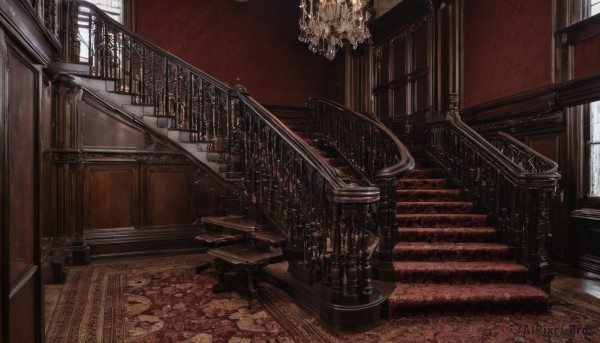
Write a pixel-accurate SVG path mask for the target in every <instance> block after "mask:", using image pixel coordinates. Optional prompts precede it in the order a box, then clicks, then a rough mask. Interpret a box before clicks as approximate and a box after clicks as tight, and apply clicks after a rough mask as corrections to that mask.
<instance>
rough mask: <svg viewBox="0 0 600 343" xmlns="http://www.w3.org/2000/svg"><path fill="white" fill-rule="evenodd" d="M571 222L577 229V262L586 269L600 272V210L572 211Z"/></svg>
mask: <svg viewBox="0 0 600 343" xmlns="http://www.w3.org/2000/svg"><path fill="white" fill-rule="evenodd" d="M571 224H572V226H573V227H574V228H575V230H576V231H577V236H578V244H577V245H576V256H577V259H576V263H577V265H578V266H579V267H580V268H582V269H585V270H589V271H592V272H594V273H600V245H598V242H600V211H599V210H597V209H580V210H576V211H573V212H572V213H571Z"/></svg>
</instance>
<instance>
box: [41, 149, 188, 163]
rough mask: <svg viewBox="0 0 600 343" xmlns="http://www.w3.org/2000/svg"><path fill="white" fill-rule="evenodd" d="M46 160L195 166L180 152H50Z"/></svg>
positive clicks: (47, 152)
mask: <svg viewBox="0 0 600 343" xmlns="http://www.w3.org/2000/svg"><path fill="white" fill-rule="evenodd" d="M44 159H45V160H47V161H51V162H53V163H58V164H73V163H85V162H98V161H105V160H110V161H128V162H131V161H135V162H137V163H157V164H159V163H176V164H195V163H194V162H192V161H191V160H190V159H189V158H188V157H187V156H185V155H184V154H181V153H179V152H169V151H165V152H153V151H135V152H133V151H132V152H123V151H73V150H49V151H46V153H45V154H44Z"/></svg>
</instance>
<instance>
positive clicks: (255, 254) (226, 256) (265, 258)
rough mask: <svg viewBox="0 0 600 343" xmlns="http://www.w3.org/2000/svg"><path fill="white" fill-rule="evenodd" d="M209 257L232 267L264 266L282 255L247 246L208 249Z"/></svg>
mask: <svg viewBox="0 0 600 343" xmlns="http://www.w3.org/2000/svg"><path fill="white" fill-rule="evenodd" d="M207 253H208V254H209V255H211V256H214V257H216V258H220V259H222V260H224V261H226V262H228V263H230V264H233V265H245V266H253V265H264V264H269V263H271V262H274V261H276V260H279V259H280V258H281V257H282V253H281V252H278V251H269V250H265V249H263V248H258V247H253V246H248V245H229V246H226V247H222V248H214V249H208V252H207Z"/></svg>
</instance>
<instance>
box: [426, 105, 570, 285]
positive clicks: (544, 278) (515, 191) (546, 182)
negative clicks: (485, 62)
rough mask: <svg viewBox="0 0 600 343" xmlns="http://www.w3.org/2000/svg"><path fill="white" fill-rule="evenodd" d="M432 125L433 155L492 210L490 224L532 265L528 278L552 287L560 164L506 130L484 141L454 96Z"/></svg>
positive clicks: (521, 259) (515, 254)
mask: <svg viewBox="0 0 600 343" xmlns="http://www.w3.org/2000/svg"><path fill="white" fill-rule="evenodd" d="M453 98H454V99H456V97H453ZM428 125H429V131H430V132H431V134H430V151H431V155H432V157H433V158H434V159H436V160H437V161H438V162H439V163H440V164H441V165H442V166H443V167H444V168H445V169H447V170H448V171H449V172H450V173H451V174H452V175H453V176H454V177H455V178H457V179H458V180H459V181H461V183H462V184H463V185H464V186H465V188H466V189H467V191H468V192H469V194H472V195H473V196H474V197H475V198H477V199H479V200H480V201H481V203H482V204H483V205H484V206H485V207H486V208H487V209H488V211H489V213H490V222H489V224H490V225H493V226H495V228H496V230H497V233H498V237H499V239H500V240H501V241H502V242H503V243H505V244H507V245H508V246H509V248H510V250H511V255H512V258H513V259H514V260H515V261H517V262H519V263H522V264H524V265H526V266H527V267H528V268H529V274H528V277H529V280H530V282H532V283H534V284H536V285H538V286H540V287H542V288H544V289H545V290H547V291H549V285H550V281H551V280H552V278H553V275H554V274H553V269H552V265H551V263H550V260H549V256H548V253H547V251H546V244H547V241H548V240H549V239H550V237H551V235H550V216H551V211H550V207H551V204H552V201H553V198H554V197H555V195H556V190H557V187H558V180H559V179H560V174H559V173H558V165H557V164H556V163H555V162H554V161H552V160H550V159H548V158H546V157H544V156H542V155H541V154H539V153H537V152H536V151H534V150H533V149H531V148H530V147H528V146H527V145H525V144H523V143H521V142H519V141H518V140H516V139H515V138H514V137H511V136H510V135H508V134H506V133H502V132H499V133H498V135H497V137H496V138H495V139H493V140H491V141H488V140H486V139H485V138H484V137H482V136H481V135H480V134H478V133H477V132H476V131H475V130H473V129H472V128H471V127H469V126H468V125H467V124H465V123H464V122H463V121H462V120H461V119H460V116H459V115H458V110H457V106H456V103H454V102H453V101H452V98H451V103H450V111H449V112H448V115H446V117H445V118H438V119H437V120H433V121H430V122H429V124H428Z"/></svg>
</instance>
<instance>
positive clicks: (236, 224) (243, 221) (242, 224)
mask: <svg viewBox="0 0 600 343" xmlns="http://www.w3.org/2000/svg"><path fill="white" fill-rule="evenodd" d="M201 222H202V223H205V224H212V225H215V226H220V227H224V228H229V229H234V230H238V231H242V232H255V231H263V230H266V229H267V226H266V225H265V224H262V223H258V222H256V221H254V220H251V219H247V218H245V217H244V216H224V217H202V219H201Z"/></svg>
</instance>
